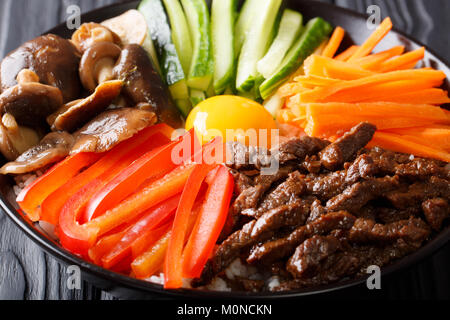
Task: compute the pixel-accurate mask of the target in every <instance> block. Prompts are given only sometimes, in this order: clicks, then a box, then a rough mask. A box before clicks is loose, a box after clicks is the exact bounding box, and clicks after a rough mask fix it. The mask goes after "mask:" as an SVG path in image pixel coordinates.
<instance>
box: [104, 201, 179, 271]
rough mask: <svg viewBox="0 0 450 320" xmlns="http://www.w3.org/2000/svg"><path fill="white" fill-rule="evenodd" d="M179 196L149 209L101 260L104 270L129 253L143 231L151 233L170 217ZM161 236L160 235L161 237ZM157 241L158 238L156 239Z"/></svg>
mask: <svg viewBox="0 0 450 320" xmlns="http://www.w3.org/2000/svg"><path fill="white" fill-rule="evenodd" d="M179 202H180V196H179V195H178V196H175V197H172V198H170V199H168V200H166V201H164V202H163V203H161V204H159V205H157V206H156V207H155V208H152V209H150V210H149V211H148V212H147V213H146V214H145V215H144V216H143V217H142V218H141V219H140V220H139V221H138V222H137V223H136V224H135V225H134V226H132V227H131V228H130V229H129V230H128V231H127V232H126V234H125V235H124V237H123V238H122V239H121V240H120V241H119V242H118V243H117V244H116V245H115V246H114V247H113V248H112V249H111V250H110V251H109V252H108V253H107V254H106V255H105V256H104V257H103V258H102V264H103V266H104V267H105V268H108V269H109V268H112V267H113V266H115V265H116V264H118V263H119V262H120V261H121V260H123V259H124V258H126V257H127V256H128V255H130V253H131V246H132V245H133V243H134V241H136V239H138V238H139V236H141V235H142V234H143V233H144V232H145V231H147V230H149V231H152V230H153V229H155V227H157V226H158V225H159V224H160V223H161V222H162V221H164V220H165V219H167V218H168V217H169V216H172V215H173V214H174V213H175V210H176V209H177V207H178V203H179ZM161 236H162V235H161ZM158 239H159V238H158Z"/></svg>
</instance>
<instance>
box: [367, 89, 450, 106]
mask: <svg viewBox="0 0 450 320" xmlns="http://www.w3.org/2000/svg"><path fill="white" fill-rule="evenodd" d="M411 90H413V89H411ZM377 101H384V102H394V103H411V104H433V105H441V104H446V103H450V98H449V97H448V92H447V91H444V90H442V89H437V88H431V89H423V90H418V91H412V92H406V93H402V94H399V95H395V96H389V95H385V96H383V97H379V96H377V97H375V98H369V99H366V100H363V102H377Z"/></svg>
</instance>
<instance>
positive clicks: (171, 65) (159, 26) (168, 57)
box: [138, 0, 190, 116]
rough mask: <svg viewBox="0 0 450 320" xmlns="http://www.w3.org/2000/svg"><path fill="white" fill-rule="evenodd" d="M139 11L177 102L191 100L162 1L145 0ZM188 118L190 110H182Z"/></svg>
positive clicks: (164, 76) (164, 75)
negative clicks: (187, 114)
mask: <svg viewBox="0 0 450 320" xmlns="http://www.w3.org/2000/svg"><path fill="white" fill-rule="evenodd" d="M138 11H139V12H141V13H142V15H143V16H144V18H145V20H146V22H147V26H148V28H149V34H150V36H151V38H152V41H153V43H154V45H155V48H156V53H157V55H158V59H159V61H160V67H161V71H162V75H163V78H164V79H165V81H166V84H167V85H168V86H169V90H170V93H171V94H172V98H173V99H175V100H187V99H189V90H188V87H187V83H186V79H185V74H184V71H183V67H182V66H181V62H180V59H179V58H178V53H177V50H176V48H175V45H174V44H173V42H172V31H171V29H170V25H169V21H168V18H167V16H166V13H165V11H164V6H163V4H162V2H161V0H143V1H142V2H141V3H140V5H139V7H138ZM180 111H182V113H183V114H184V115H185V116H186V113H189V111H190V110H180Z"/></svg>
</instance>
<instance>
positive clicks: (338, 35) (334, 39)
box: [322, 27, 345, 58]
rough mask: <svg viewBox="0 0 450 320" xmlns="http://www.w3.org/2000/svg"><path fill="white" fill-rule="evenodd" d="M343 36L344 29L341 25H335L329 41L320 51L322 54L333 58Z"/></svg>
mask: <svg viewBox="0 0 450 320" xmlns="http://www.w3.org/2000/svg"><path fill="white" fill-rule="evenodd" d="M344 36H345V30H344V29H342V28H341V27H336V29H334V32H333V34H332V36H331V38H330V41H329V42H328V44H327V46H326V47H325V49H324V50H323V52H322V56H324V57H328V58H333V57H334V55H335V54H336V52H337V51H338V49H339V46H340V45H341V43H342V40H343V39H344Z"/></svg>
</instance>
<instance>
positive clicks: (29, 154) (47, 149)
mask: <svg viewBox="0 0 450 320" xmlns="http://www.w3.org/2000/svg"><path fill="white" fill-rule="evenodd" d="M73 143H74V139H73V136H72V135H70V134H69V133H66V132H52V133H49V134H48V135H46V136H45V137H44V139H42V141H41V142H40V143H39V144H38V145H36V146H34V147H33V148H31V149H29V150H28V151H26V152H25V153H23V154H22V155H21V156H19V157H18V158H17V159H16V160H15V161H13V162H9V163H7V164H5V165H4V166H3V167H2V168H1V169H0V174H24V173H29V172H34V171H36V170H39V169H42V168H44V167H47V166H48V165H50V164H53V163H55V162H58V161H60V160H61V159H63V158H65V157H66V156H67V155H68V154H69V152H70V149H71V147H72V145H73Z"/></svg>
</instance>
